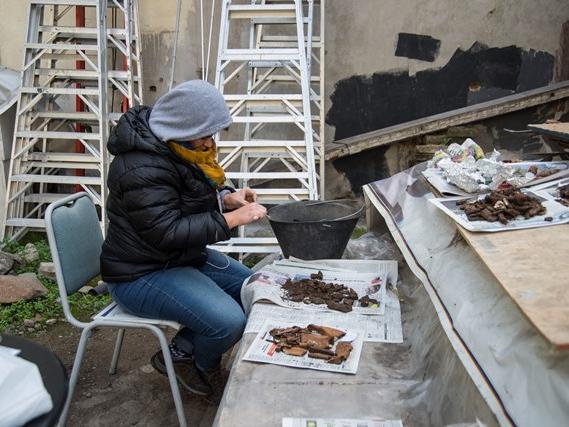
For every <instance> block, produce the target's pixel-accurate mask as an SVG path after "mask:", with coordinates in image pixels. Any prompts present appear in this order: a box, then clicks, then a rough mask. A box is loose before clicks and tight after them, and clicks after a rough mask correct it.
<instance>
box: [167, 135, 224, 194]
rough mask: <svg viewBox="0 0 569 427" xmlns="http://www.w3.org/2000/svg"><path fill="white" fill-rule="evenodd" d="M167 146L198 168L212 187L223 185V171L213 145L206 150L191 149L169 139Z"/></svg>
mask: <svg viewBox="0 0 569 427" xmlns="http://www.w3.org/2000/svg"><path fill="white" fill-rule="evenodd" d="M168 146H169V147H170V149H171V150H172V151H173V152H174V153H175V154H176V155H177V156H179V157H181V158H182V159H184V160H186V161H187V162H190V163H193V164H194V165H196V166H197V167H198V168H200V169H201V171H202V172H203V173H204V174H205V176H206V177H207V178H208V180H209V183H210V185H211V186H212V187H213V188H218V187H220V186H221V185H223V183H224V182H225V172H224V171H223V168H222V167H221V166H220V165H219V163H217V150H216V149H215V145H213V146H212V147H211V148H209V149H208V150H207V151H196V150H191V149H189V148H186V147H184V146H183V145H181V144H177V143H176V142H174V141H169V142H168Z"/></svg>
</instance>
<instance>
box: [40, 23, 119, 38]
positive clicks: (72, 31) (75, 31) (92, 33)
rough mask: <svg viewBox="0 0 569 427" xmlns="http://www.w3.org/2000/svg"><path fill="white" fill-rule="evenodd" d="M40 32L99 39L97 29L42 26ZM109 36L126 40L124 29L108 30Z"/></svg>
mask: <svg viewBox="0 0 569 427" xmlns="http://www.w3.org/2000/svg"><path fill="white" fill-rule="evenodd" d="M39 31H40V32H42V33H60V34H59V36H60V37H64V38H75V37H77V38H87V39H95V40H96V39H97V36H98V34H99V30H98V29H97V28H96V27H68V26H62V25H40V26H39ZM107 35H113V36H115V37H116V38H118V39H125V38H126V30H125V29H124V28H107Z"/></svg>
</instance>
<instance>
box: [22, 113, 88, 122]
mask: <svg viewBox="0 0 569 427" xmlns="http://www.w3.org/2000/svg"><path fill="white" fill-rule="evenodd" d="M33 115H34V117H38V118H40V119H57V120H73V121H76V122H83V121H94V120H96V121H98V120H99V117H98V116H97V115H96V114H95V113H86V112H77V113H66V112H63V111H39V112H34V113H33Z"/></svg>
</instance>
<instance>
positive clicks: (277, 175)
mask: <svg viewBox="0 0 569 427" xmlns="http://www.w3.org/2000/svg"><path fill="white" fill-rule="evenodd" d="M225 175H226V176H227V177H228V178H229V179H299V178H300V179H302V178H308V176H309V173H308V172H225Z"/></svg>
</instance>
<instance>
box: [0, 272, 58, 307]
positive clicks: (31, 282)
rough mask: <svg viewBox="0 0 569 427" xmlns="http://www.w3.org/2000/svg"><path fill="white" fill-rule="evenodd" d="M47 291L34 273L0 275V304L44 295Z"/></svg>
mask: <svg viewBox="0 0 569 427" xmlns="http://www.w3.org/2000/svg"><path fill="white" fill-rule="evenodd" d="M47 292H48V291H47V289H46V287H45V286H44V285H43V284H42V283H41V282H40V281H39V280H38V278H37V277H36V275H35V274H34V273H24V274H20V275H18V276H8V275H4V276H0V304H9V303H13V302H16V301H20V300H29V299H34V298H37V297H40V296H43V295H46V294H47Z"/></svg>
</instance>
